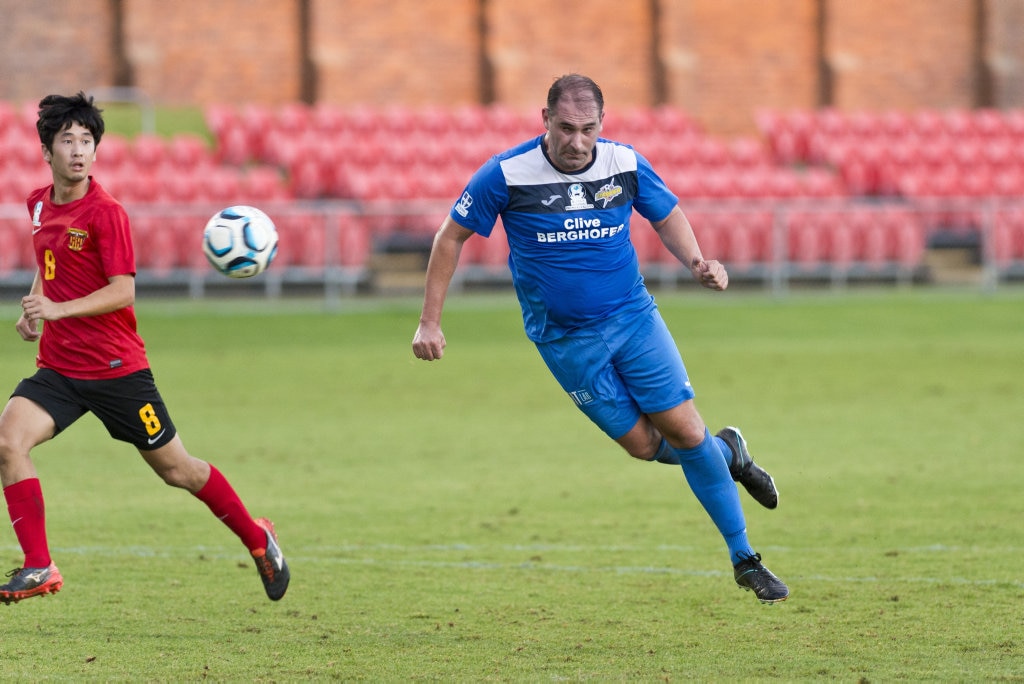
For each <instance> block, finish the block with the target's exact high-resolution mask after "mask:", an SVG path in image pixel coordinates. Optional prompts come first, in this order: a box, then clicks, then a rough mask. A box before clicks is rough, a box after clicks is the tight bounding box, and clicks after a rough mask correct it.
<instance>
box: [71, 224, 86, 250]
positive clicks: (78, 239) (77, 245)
mask: <svg viewBox="0 0 1024 684" xmlns="http://www.w3.org/2000/svg"><path fill="white" fill-rule="evenodd" d="M88 237H89V232H88V231H85V230H82V229H81V228H75V227H71V228H68V249H70V250H72V251H74V252H81V251H82V247H84V246H85V241H86V239H87V238H88Z"/></svg>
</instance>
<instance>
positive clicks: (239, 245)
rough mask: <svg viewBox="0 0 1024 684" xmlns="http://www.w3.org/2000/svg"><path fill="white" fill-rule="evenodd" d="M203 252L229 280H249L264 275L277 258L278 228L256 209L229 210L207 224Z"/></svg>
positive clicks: (233, 208) (240, 206)
mask: <svg viewBox="0 0 1024 684" xmlns="http://www.w3.org/2000/svg"><path fill="white" fill-rule="evenodd" d="M203 253H204V254H206V258H207V259H209V261H210V263H211V264H213V267H214V268H215V269H217V270H218V271H219V272H220V273H223V274H224V275H226V276H228V277H229V278H251V277H252V276H254V275H259V274H260V273H263V271H265V270H266V268H267V266H270V262H272V261H273V260H274V257H275V256H276V255H277V227H276V226H274V222H273V221H271V220H270V217H269V216H267V215H266V214H264V213H263V212H262V211H260V210H259V209H257V208H256V207H249V206H245V205H238V206H234V207H228V208H227V209H224V210H222V211H218V212H217V213H216V214H214V215H213V217H212V218H210V220H209V221H208V222H207V224H206V230H205V231H203Z"/></svg>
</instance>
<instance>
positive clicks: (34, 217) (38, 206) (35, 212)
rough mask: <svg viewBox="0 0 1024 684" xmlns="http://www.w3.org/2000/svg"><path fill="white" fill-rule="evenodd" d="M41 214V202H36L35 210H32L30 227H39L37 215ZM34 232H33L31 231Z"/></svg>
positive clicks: (39, 222)
mask: <svg viewBox="0 0 1024 684" xmlns="http://www.w3.org/2000/svg"><path fill="white" fill-rule="evenodd" d="M42 213H43V202H42V200H40V201H38V202H36V206H35V208H34V209H33V210H32V225H33V226H41V225H43V224H42V222H41V221H40V220H39V215H40V214H42ZM33 232H35V231H33Z"/></svg>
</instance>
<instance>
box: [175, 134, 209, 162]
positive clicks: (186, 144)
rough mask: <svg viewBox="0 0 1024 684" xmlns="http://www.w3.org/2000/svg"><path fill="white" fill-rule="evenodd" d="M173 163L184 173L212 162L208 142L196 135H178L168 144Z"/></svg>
mask: <svg viewBox="0 0 1024 684" xmlns="http://www.w3.org/2000/svg"><path fill="white" fill-rule="evenodd" d="M168 152H169V157H170V161H171V163H172V164H173V165H174V166H175V167H177V168H179V169H182V170H184V171H188V170H191V169H194V168H196V167H198V166H199V165H201V164H205V163H209V162H210V158H211V155H210V151H209V148H208V147H207V146H206V141H205V140H203V139H202V138H201V137H199V136H198V135H196V134H194V133H178V134H176V135H175V136H174V137H172V138H171V140H170V142H169V143H168Z"/></svg>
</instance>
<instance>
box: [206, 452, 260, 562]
mask: <svg viewBox="0 0 1024 684" xmlns="http://www.w3.org/2000/svg"><path fill="white" fill-rule="evenodd" d="M195 496H196V498H197V499H199V500H200V501H202V502H203V503H204V504H206V505H207V506H209V508H210V510H211V511H213V514H214V515H215V516H217V518H218V519H219V520H220V521H221V522H222V523H224V524H225V525H227V526H228V528H230V529H231V531H232V532H234V533H235V534H237V535H238V538H239V539H241V540H242V543H243V544H245V548H247V549H249V550H250V551H253V550H255V549H262V548H265V547H266V545H267V533H266V532H265V531H264V530H263V528H262V527H260V526H259V525H257V524H256V522H255V521H254V520H253V519H252V516H251V515H249V512H248V511H247V510H245V504H243V503H242V500H241V499H239V498H238V494H236V493H235V490H234V489H233V488H232V487H231V484H230V483H229V482H228V481H227V479H225V477H224V476H223V475H221V474H220V471H219V470H217V469H216V468H214V467H213V466H212V465H211V466H210V479H209V480H207V481H206V484H204V485H203V488H202V489H200V490H199V491H198V492H196V494H195Z"/></svg>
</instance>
